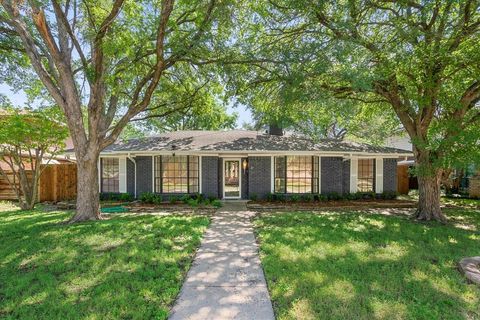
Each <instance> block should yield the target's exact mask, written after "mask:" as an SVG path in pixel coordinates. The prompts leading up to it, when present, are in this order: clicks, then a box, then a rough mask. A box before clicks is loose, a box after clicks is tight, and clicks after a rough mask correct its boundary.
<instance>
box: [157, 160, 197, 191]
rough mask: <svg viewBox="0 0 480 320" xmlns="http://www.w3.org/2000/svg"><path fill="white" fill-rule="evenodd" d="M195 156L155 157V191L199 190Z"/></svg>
mask: <svg viewBox="0 0 480 320" xmlns="http://www.w3.org/2000/svg"><path fill="white" fill-rule="evenodd" d="M198 185H199V162H198V157H197V156H157V157H155V192H158V193H196V192H198V191H199V188H198Z"/></svg>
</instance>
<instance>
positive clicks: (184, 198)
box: [180, 194, 192, 204]
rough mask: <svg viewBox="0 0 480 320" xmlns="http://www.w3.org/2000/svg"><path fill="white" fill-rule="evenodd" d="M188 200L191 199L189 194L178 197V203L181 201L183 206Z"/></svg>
mask: <svg viewBox="0 0 480 320" xmlns="http://www.w3.org/2000/svg"><path fill="white" fill-rule="evenodd" d="M190 199H192V197H191V196H190V195H189V194H184V195H183V196H181V197H180V201H182V202H183V203H185V204H187V203H188V201H189V200H190Z"/></svg>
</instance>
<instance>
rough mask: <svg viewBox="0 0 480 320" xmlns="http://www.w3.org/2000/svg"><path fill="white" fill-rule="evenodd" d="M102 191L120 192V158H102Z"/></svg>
mask: <svg viewBox="0 0 480 320" xmlns="http://www.w3.org/2000/svg"><path fill="white" fill-rule="evenodd" d="M101 167H102V169H101V170H102V179H101V180H102V185H101V190H102V192H119V185H120V168H119V167H120V166H119V160H118V158H102V159H101Z"/></svg>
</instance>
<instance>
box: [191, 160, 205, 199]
mask: <svg viewBox="0 0 480 320" xmlns="http://www.w3.org/2000/svg"><path fill="white" fill-rule="evenodd" d="M189 170H190V168H189ZM198 193H200V194H201V193H202V156H198Z"/></svg>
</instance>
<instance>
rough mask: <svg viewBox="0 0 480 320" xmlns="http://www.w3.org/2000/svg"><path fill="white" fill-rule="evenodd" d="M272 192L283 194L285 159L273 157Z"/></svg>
mask: <svg viewBox="0 0 480 320" xmlns="http://www.w3.org/2000/svg"><path fill="white" fill-rule="evenodd" d="M274 161H275V164H274V165H275V176H274V180H275V185H274V189H273V190H274V192H278V193H285V157H275V158H274Z"/></svg>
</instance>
